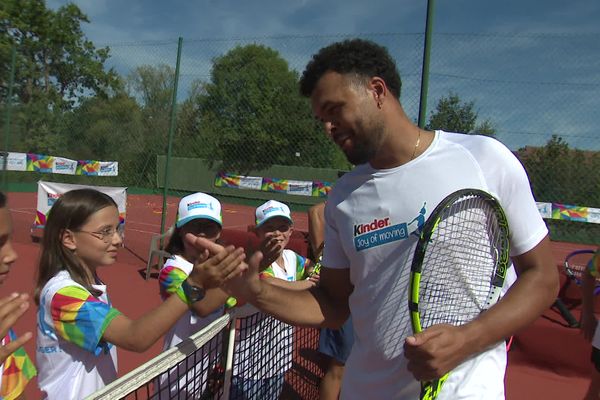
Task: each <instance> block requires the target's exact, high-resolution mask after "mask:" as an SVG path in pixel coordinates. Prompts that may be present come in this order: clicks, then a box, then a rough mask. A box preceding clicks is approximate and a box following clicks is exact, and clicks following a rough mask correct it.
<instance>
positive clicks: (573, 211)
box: [537, 202, 600, 224]
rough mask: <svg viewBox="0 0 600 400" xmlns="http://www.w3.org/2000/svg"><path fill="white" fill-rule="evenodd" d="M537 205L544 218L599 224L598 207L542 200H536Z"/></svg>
mask: <svg viewBox="0 0 600 400" xmlns="http://www.w3.org/2000/svg"><path fill="white" fill-rule="evenodd" d="M537 207H538V210H539V212H540V214H541V215H542V218H544V219H559V220H563V221H574V222H588V223H592V224H600V208H592V207H584V206H574V205H570V204H560V203H542V202H538V203H537Z"/></svg>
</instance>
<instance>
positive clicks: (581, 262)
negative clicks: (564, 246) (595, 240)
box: [564, 249, 600, 294]
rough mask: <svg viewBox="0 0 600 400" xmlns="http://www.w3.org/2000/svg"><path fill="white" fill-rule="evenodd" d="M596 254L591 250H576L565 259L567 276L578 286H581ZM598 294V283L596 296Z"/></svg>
mask: <svg viewBox="0 0 600 400" xmlns="http://www.w3.org/2000/svg"><path fill="white" fill-rule="evenodd" d="M594 253H595V251H594V250H591V249H584V250H575V251H572V252H570V253H569V254H568V255H567V257H565V263H564V267H565V274H566V275H567V277H568V278H569V279H570V280H572V281H573V282H575V283H576V284H577V285H581V280H582V279H583V273H584V272H585V270H586V268H587V265H588V263H589V262H590V260H591V259H592V256H593V255H594ZM598 292H600V287H598V282H597V283H596V290H594V294H598Z"/></svg>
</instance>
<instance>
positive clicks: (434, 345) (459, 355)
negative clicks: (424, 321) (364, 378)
mask: <svg viewBox="0 0 600 400" xmlns="http://www.w3.org/2000/svg"><path fill="white" fill-rule="evenodd" d="M512 260H513V263H514V265H515V268H516V269H517V272H518V275H519V277H518V279H517V281H516V282H515V283H514V285H513V286H512V287H511V288H510V290H509V291H508V292H507V294H506V296H505V297H504V298H502V299H501V300H500V302H498V304H496V305H495V306H493V307H492V308H490V309H489V310H487V311H486V312H484V313H482V314H481V315H480V316H479V317H478V318H477V319H475V320H474V321H472V322H470V323H468V324H466V325H463V326H459V327H455V326H451V325H434V326H432V327H430V328H429V329H426V330H425V331H423V332H421V333H419V334H416V335H413V336H410V337H409V338H407V340H406V342H405V346H404V349H405V355H406V357H407V358H408V360H409V363H408V369H409V370H410V371H411V372H412V373H413V375H414V376H415V378H416V379H419V380H431V379H435V378H439V377H441V376H443V375H444V374H445V373H446V372H448V371H450V370H452V369H453V368H455V367H456V366H457V365H459V364H460V363H462V362H463V361H464V360H466V359H467V358H469V357H471V356H473V355H476V354H479V353H481V352H483V351H485V350H486V349H488V348H489V347H491V346H493V345H494V344H496V343H498V342H500V341H502V340H504V339H505V338H507V337H509V336H510V335H512V334H514V333H515V332H516V331H518V330H520V329H523V328H524V327H526V326H527V325H529V324H530V323H531V322H533V321H534V320H535V319H536V318H537V317H538V316H539V315H540V314H542V313H543V312H544V310H546V309H547V308H548V307H550V305H551V304H552V303H553V302H554V300H555V299H556V296H557V294H558V287H559V280H558V271H557V269H556V265H555V263H554V259H553V257H552V253H551V250H550V239H549V238H548V236H546V237H545V238H544V239H543V240H542V241H541V242H540V243H538V244H537V245H536V246H535V247H534V248H533V249H531V250H530V251H527V252H525V253H524V254H521V255H519V256H516V257H513V259H512Z"/></svg>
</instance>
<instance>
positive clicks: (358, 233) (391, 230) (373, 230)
mask: <svg viewBox="0 0 600 400" xmlns="http://www.w3.org/2000/svg"><path fill="white" fill-rule="evenodd" d="M408 235H409V234H408V227H407V224H406V222H403V223H401V224H397V225H392V224H391V222H390V218H389V217H385V218H381V219H377V218H375V219H373V221H372V222H368V223H364V224H356V225H354V248H355V249H356V251H362V250H366V249H369V248H371V247H375V246H380V245H382V244H386V243H390V242H394V241H396V240H400V239H406V238H407V237H408Z"/></svg>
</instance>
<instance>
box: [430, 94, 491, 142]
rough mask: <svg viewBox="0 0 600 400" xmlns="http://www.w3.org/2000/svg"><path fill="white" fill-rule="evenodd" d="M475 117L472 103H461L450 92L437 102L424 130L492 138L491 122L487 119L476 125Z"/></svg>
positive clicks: (456, 96) (475, 113)
mask: <svg viewBox="0 0 600 400" xmlns="http://www.w3.org/2000/svg"><path fill="white" fill-rule="evenodd" d="M477 117H478V115H477V112H476V111H475V102H474V101H470V102H462V101H461V99H460V97H458V95H457V94H455V93H453V92H450V94H448V96H447V97H442V98H441V99H440V100H439V101H438V103H437V105H436V108H435V110H433V111H432V112H431V116H430V117H429V123H428V124H427V125H426V126H425V128H426V129H428V130H434V129H443V130H445V131H448V132H460V133H472V134H479V135H485V136H494V135H495V133H496V129H495V128H494V127H493V125H492V122H491V121H490V120H489V119H487V120H485V121H483V122H482V123H480V124H479V125H477Z"/></svg>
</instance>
